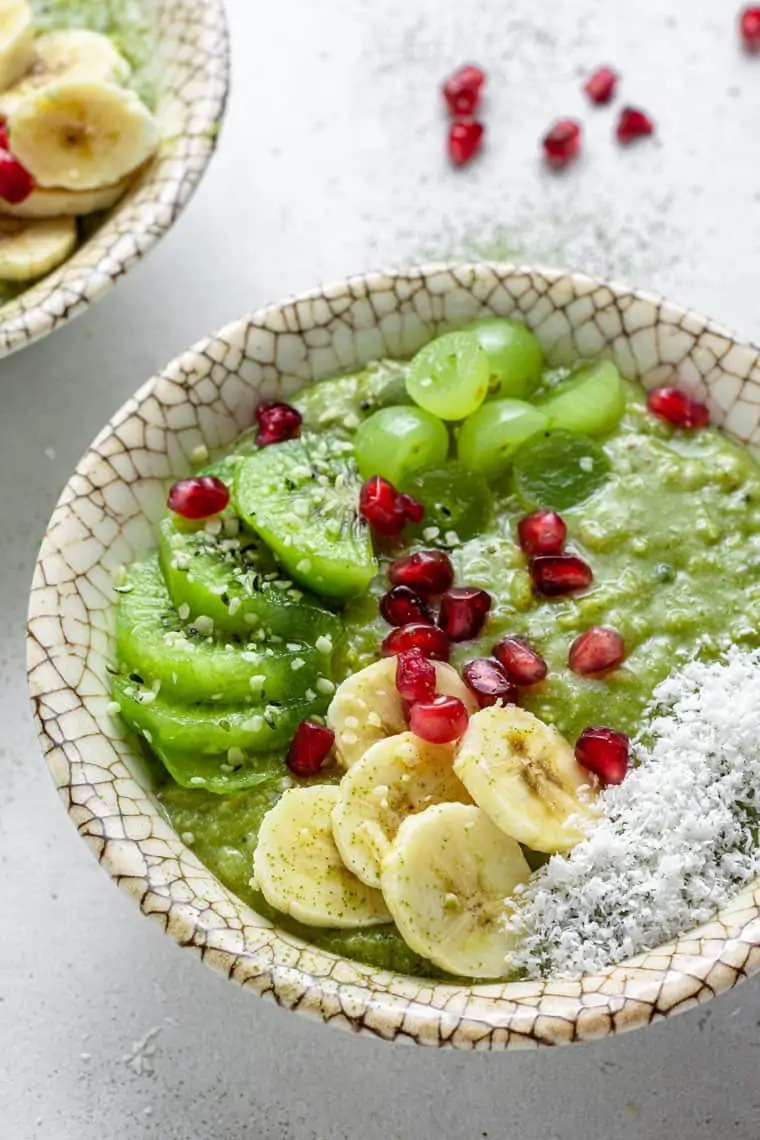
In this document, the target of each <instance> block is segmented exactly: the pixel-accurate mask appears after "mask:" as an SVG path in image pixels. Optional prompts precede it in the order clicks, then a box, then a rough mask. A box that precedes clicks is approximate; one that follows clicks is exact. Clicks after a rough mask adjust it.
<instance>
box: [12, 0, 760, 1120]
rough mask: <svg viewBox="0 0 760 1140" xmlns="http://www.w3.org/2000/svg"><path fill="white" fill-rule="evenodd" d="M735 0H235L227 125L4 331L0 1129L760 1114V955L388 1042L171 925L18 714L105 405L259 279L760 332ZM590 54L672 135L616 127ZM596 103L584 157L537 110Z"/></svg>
mask: <svg viewBox="0 0 760 1140" xmlns="http://www.w3.org/2000/svg"><path fill="white" fill-rule="evenodd" d="M733 9H734V5H733V4H732V3H727V2H726V0H692V2H691V3H690V4H688V5H687V4H684V3H683V2H682V0H638V3H636V4H623V3H620V2H614V0H613V2H610V0H565V2H564V3H560V2H559V0H543V2H542V3H536V0H477V2H476V0H458V2H454V0H278V2H276V3H264V2H256V0H229V16H230V22H231V29H232V40H233V45H234V52H233V63H234V79H233V89H232V99H231V105H230V109H229V115H228V119H227V122H226V126H225V128H224V130H223V133H222V139H221V145H220V149H219V153H218V155H217V157H216V159H215V161H214V162H213V164H212V167H211V169H210V171H209V173H208V175H207V177H206V179H205V181H204V183H203V185H202V187H201V189H200V190H199V192H198V194H197V196H196V198H195V199H194V201H193V202H192V203H191V205H190V207H189V208H188V210H187V213H186V214H185V215H184V217H183V218H182V219H181V221H180V222H179V224H178V225H177V226H176V228H175V229H174V230H173V231H172V233H171V234H170V235H169V236H168V237H167V238H166V239H165V241H164V242H163V243H162V244H161V246H160V247H159V249H158V250H157V251H156V252H154V253H153V254H152V255H151V257H150V258H149V260H148V262H147V263H146V264H145V265H143V266H141V267H139V268H138V269H137V270H136V272H135V273H134V274H133V275H132V276H130V277H129V278H128V279H127V280H125V281H124V282H122V283H121V284H120V285H119V286H118V288H117V289H116V290H115V291H114V292H113V293H112V294H110V295H109V296H108V297H107V299H106V300H104V301H103V302H102V303H101V304H100V305H98V306H96V307H95V308H94V309H93V310H91V311H90V312H89V313H88V314H87V315H86V316H84V317H82V318H80V319H79V320H77V321H75V322H74V323H73V324H72V325H69V326H68V327H67V328H65V329H64V330H63V331H61V332H59V333H58V334H56V335H55V336H53V337H50V338H48V339H47V340H45V341H43V342H41V343H39V344H37V345H35V346H33V347H31V348H29V349H27V350H26V351H24V352H22V353H20V354H19V355H17V356H15V357H13V358H12V359H10V360H5V361H2V362H0V517H1V518H2V524H3V525H2V527H0V573H1V574H2V577H1V578H0V599H1V602H2V604H1V605H0V1140H27V1138H37V1137H44V1138H45V1140H96V1138H97V1140H102V1138H106V1140H123V1138H132V1137H135V1138H143V1137H145V1138H160V1140H174V1138H177V1140H211V1138H212V1137H213V1138H214V1140H238V1138H247V1137H267V1138H268V1137H271V1138H273V1140H274V1138H277V1140H280V1138H282V1140H285V1138H287V1140H313V1138H319V1140H341V1138H343V1137H350V1138H354V1137H361V1138H362V1140H380V1138H381V1137H382V1138H383V1140H388V1138H393V1140H395V1138H404V1140H405V1138H407V1137H415V1138H418V1137H419V1138H420V1140H426V1138H428V1137H436V1138H438V1137H446V1138H449V1137H450V1138H457V1140H458V1138H460V1137H461V1138H465V1140H470V1138H472V1140H483V1138H497V1137H498V1138H502V1137H503V1138H508V1140H512V1138H515V1140H518V1138H519V1140H629V1138H630V1140H633V1138H636V1140H638V1138H641V1137H643V1138H646V1140H673V1138H675V1140H680V1138H684V1140H686V1138H688V1140H757V1137H758V1135H760V1083H759V1082H758V1062H759V1061H760V1028H759V1027H760V981H759V980H755V981H751V982H746V983H745V984H744V985H742V986H741V987H740V988H739V989H738V990H737V991H735V992H734V993H733V994H731V995H728V996H726V997H723V998H721V999H719V1000H718V1001H716V1002H714V1003H713V1004H710V1005H707V1006H705V1007H703V1008H702V1009H701V1010H699V1011H696V1012H693V1013H690V1014H686V1015H684V1016H683V1017H680V1018H677V1019H676V1020H675V1021H674V1022H672V1023H668V1024H659V1025H657V1026H655V1027H653V1028H651V1029H647V1030H646V1031H639V1032H638V1033H634V1034H631V1035H628V1036H623V1037H621V1038H618V1039H616V1040H611V1041H608V1042H602V1043H599V1044H596V1045H592V1046H586V1047H578V1046H571V1047H568V1048H564V1049H560V1050H557V1051H550V1050H545V1051H540V1052H538V1053H518V1054H509V1055H501V1054H500V1055H495V1056H492V1055H488V1054H474V1055H469V1054H455V1053H450V1052H441V1053H436V1052H432V1051H431V1052H428V1051H423V1050H416V1051H413V1050H411V1049H408V1048H406V1049H402V1048H401V1047H393V1048H392V1047H389V1046H387V1045H383V1044H380V1043H378V1042H375V1041H371V1040H364V1039H363V1038H359V1039H357V1038H352V1037H351V1036H349V1035H342V1034H340V1033H338V1032H336V1031H334V1030H329V1029H325V1028H323V1027H322V1026H320V1025H317V1024H315V1023H312V1022H310V1021H307V1020H305V1019H302V1018H301V1017H298V1016H296V1015H293V1014H289V1013H284V1012H282V1011H280V1010H279V1009H277V1008H276V1007H274V1006H271V1005H269V1004H265V1003H262V1002H260V1001H258V1000H257V999H256V998H254V997H253V996H251V995H250V994H248V993H244V992H242V991H240V990H238V989H237V988H236V987H234V986H233V985H231V984H230V983H228V982H225V981H222V980H221V979H220V978H218V977H216V976H215V975H213V974H212V973H211V972H210V971H208V970H207V969H205V968H204V967H203V966H201V965H200V964H199V963H198V961H197V960H196V959H195V958H194V957H193V956H192V955H191V954H189V953H187V952H185V951H180V950H179V949H177V947H175V946H174V945H173V944H172V943H171V942H170V941H169V940H168V939H167V938H166V937H165V936H164V935H163V934H162V933H160V931H159V929H158V928H157V927H154V926H153V925H151V924H150V923H149V922H148V921H147V919H145V918H143V917H142V916H141V915H139V913H138V912H137V911H136V910H135V908H134V905H133V904H132V902H131V901H130V900H129V899H128V898H127V897H126V896H125V895H123V894H121V893H120V892H119V891H118V890H117V889H116V887H115V886H114V885H113V884H112V883H111V882H109V880H108V878H107V877H106V875H105V874H104V873H103V872H102V870H100V868H99V867H98V866H97V865H96V863H95V862H94V860H93V859H92V857H91V855H90V854H89V852H88V850H87V848H86V847H85V845H84V844H83V843H82V842H81V840H80V839H79V838H78V836H77V834H76V832H75V830H74V828H73V827H72V825H71V824H70V822H69V821H68V819H67V818H66V815H65V813H64V811H63V808H62V807H61V804H60V803H59V802H58V800H57V798H56V796H55V793H54V791H53V787H52V783H51V780H50V778H49V776H48V774H47V771H46V769H45V767H44V765H43V763H42V761H41V759H40V754H39V750H38V747H37V743H36V740H35V736H34V732H33V729H32V725H31V719H30V714H29V709H28V705H27V697H26V684H25V678H24V647H23V619H24V614H25V610H26V599H27V592H28V586H29V580H30V577H31V573H32V566H33V561H34V557H35V554H36V551H37V546H38V543H39V540H40V538H41V535H42V532H43V529H44V526H45V523H46V520H47V518H48V516H49V514H50V512H51V510H52V508H53V505H54V503H55V500H56V497H57V495H58V493H59V490H60V488H61V486H62V484H63V482H64V481H65V479H66V477H67V475H68V473H69V472H70V470H71V469H72V467H73V466H74V464H75V462H76V461H77V459H78V458H79V456H80V454H81V453H82V451H83V450H84V449H85V447H86V446H87V444H88V443H89V441H90V439H91V438H92V437H93V436H94V435H95V433H96V432H97V431H98V430H99V429H100V427H101V426H102V424H103V423H104V422H105V421H106V419H107V418H108V417H109V415H110V414H111V413H112V412H113V411H114V410H115V409H116V408H117V407H118V406H119V405H120V404H121V403H122V402H123V400H125V399H126V397H127V396H128V395H130V394H131V393H132V392H133V391H134V389H136V388H137V386H138V385H140V384H141V383H142V382H143V381H144V380H145V379H146V378H147V377H148V376H150V374H151V373H152V372H153V371H154V370H155V369H157V368H158V367H159V366H161V365H163V364H164V363H166V362H167V361H168V360H169V359H171V357H173V356H174V355H175V354H176V353H177V352H178V351H179V350H181V349H183V348H185V347H186V346H188V345H189V344H190V343H192V342H193V341H194V340H195V339H196V338H198V337H200V336H201V335H203V334H204V333H206V332H207V331H209V330H211V329H213V328H214V327H215V326H218V325H219V324H221V323H223V322H224V321H226V320H228V319H231V318H233V317H236V316H238V315H240V314H242V313H243V312H244V311H245V310H246V309H247V308H250V307H252V306H255V305H258V304H259V303H261V302H264V301H267V300H270V299H276V298H278V297H281V296H282V295H283V294H285V293H287V292H290V291H292V290H298V289H301V288H306V287H308V286H311V285H313V284H314V283H316V282H318V281H320V280H323V279H331V278H335V277H339V276H341V275H342V274H344V273H351V272H355V271H359V270H364V269H369V268H373V267H378V266H382V265H390V264H393V263H395V262H399V261H403V260H409V259H410V258H413V259H419V258H420V257H421V256H422V255H424V254H431V255H433V256H436V257H437V256H442V255H446V254H447V253H451V252H462V251H465V252H466V251H468V250H469V251H470V252H472V251H474V250H480V251H481V252H486V253H492V254H494V255H498V254H500V253H501V254H506V255H508V254H510V253H513V254H514V255H516V256H520V257H523V258H524V259H525V260H526V261H527V260H533V261H534V262H537V261H540V262H543V263H554V264H565V265H572V266H573V267H577V268H582V269H583V268H585V269H587V270H590V271H593V272H597V273H600V274H607V275H610V276H614V277H618V278H623V279H627V280H629V281H633V282H635V283H636V284H639V285H642V286H646V287H651V288H653V289H656V290H661V291H664V292H666V293H667V294H669V295H670V296H671V297H672V298H674V299H676V300H679V301H684V302H686V303H689V304H692V305H694V306H696V307H698V308H701V309H703V310H706V311H708V312H710V313H711V314H713V315H714V316H716V317H718V318H719V319H721V320H722V321H724V322H725V323H727V324H728V325H729V326H730V327H733V328H738V329H740V330H741V331H742V332H743V333H745V334H746V335H747V336H752V335H754V336H755V337H756V338H757V337H758V336H760V290H758V284H757V283H758V260H759V258H760V168H759V167H760V164H759V163H758V139H759V138H760V110H758V108H760V58H758V59H756V60H753V61H750V60H747V59H745V58H743V57H742V56H741V53H740V52H739V51H738V49H737V45H736V37H735V29H734V11H733ZM470 57H474V58H476V59H478V60H480V61H481V62H482V63H483V64H484V65H485V66H486V67H487V68H488V72H489V87H488V92H489V96H488V108H487V122H488V130H489V146H488V151H487V153H485V154H484V155H483V158H482V161H480V162H478V163H477V165H475V166H473V167H472V168H471V169H470V170H468V171H462V172H459V173H454V172H452V171H450V170H449V169H448V168H447V166H446V164H445V162H444V160H443V157H442V153H443V137H444V122H443V119H442V116H441V114H440V110H439V106H438V100H437V93H436V84H437V81H438V79H439V77H440V76H441V75H442V74H444V73H445V72H446V71H447V70H448V69H449V68H451V67H452V66H454V65H456V64H458V63H459V62H461V61H463V60H466V59H468V58H470ZM603 62H612V63H614V64H616V65H618V66H619V68H620V70H621V71H622V72H623V73H624V96H625V98H626V99H630V100H631V101H632V102H637V103H640V104H641V105H643V106H645V107H647V108H648V109H650V110H651V112H652V114H653V115H654V116H655V118H656V119H657V123H658V141H656V142H644V143H642V144H640V145H639V146H637V147H635V148H631V149H630V150H628V151H626V152H621V151H620V150H619V149H617V148H616V147H615V146H614V144H613V143H612V141H611V132H612V125H613V121H614V114H613V113H611V112H610V111H605V110H592V109H591V108H588V107H587V106H586V105H585V104H584V101H583V99H582V97H581V95H580V94H579V77H580V76H582V74H583V73H584V72H585V71H587V70H588V69H590V68H592V67H594V66H595V65H597V64H599V63H603ZM579 113H581V114H583V117H584V119H585V120H586V122H587V124H588V129H587V139H586V149H585V153H584V157H583V160H582V161H581V162H580V163H578V165H577V166H576V167H575V168H574V169H573V170H572V171H568V172H567V173H566V174H565V175H562V176H559V177H558V176H556V175H553V174H551V173H549V172H547V171H545V170H544V169H543V168H542V166H541V164H540V162H539V161H538V159H537V150H536V140H537V138H538V137H539V135H540V133H541V132H542V130H543V129H544V128H545V127H546V126H547V124H548V123H549V121H550V120H551V119H552V118H553V117H555V116H557V115H566V114H579Z"/></svg>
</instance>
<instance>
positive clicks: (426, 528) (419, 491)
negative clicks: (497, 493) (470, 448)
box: [402, 462, 493, 546]
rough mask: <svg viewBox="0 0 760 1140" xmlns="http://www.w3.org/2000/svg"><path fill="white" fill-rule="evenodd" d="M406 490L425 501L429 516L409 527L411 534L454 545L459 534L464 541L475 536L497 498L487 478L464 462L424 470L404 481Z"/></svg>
mask: <svg viewBox="0 0 760 1140" xmlns="http://www.w3.org/2000/svg"><path fill="white" fill-rule="evenodd" d="M402 490H403V491H405V492H406V493H407V494H409V495H412V497H413V498H415V499H417V500H418V501H419V502H421V503H422V504H423V505H424V507H425V517H424V519H423V520H422V522H421V523H417V524H416V525H414V526H412V525H409V526H407V528H406V531H405V534H406V536H407V537H408V538H412V537H414V538H422V539H423V540H424V541H425V543H426V544H427V545H432V546H450V545H452V544H453V542H454V540H453V539H452V540H451V541H450V540H449V539H450V536H451V535H452V533H453V534H455V535H456V536H457V538H458V539H460V540H461V541H462V542H466V541H467V540H468V539H470V538H474V537H475V535H476V534H479V533H480V532H481V531H482V530H483V529H484V528H485V527H486V526H487V525H488V521H489V519H490V517H491V508H492V505H493V498H492V496H491V491H490V488H489V486H488V484H487V483H486V481H485V479H482V478H481V477H480V475H476V474H475V472H474V471H470V470H469V468H467V467H465V466H464V465H463V464H462V463H456V462H454V463H447V464H446V465H445V466H443V467H432V468H430V469H429V470H428V471H420V472H419V473H418V474H417V475H413V476H412V477H411V478H410V479H407V480H406V482H405V483H404V484H403V487H402Z"/></svg>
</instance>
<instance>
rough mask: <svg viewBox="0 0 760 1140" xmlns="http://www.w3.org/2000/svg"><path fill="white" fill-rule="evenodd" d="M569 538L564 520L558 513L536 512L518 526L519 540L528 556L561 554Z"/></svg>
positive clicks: (522, 520)
mask: <svg viewBox="0 0 760 1140" xmlns="http://www.w3.org/2000/svg"><path fill="white" fill-rule="evenodd" d="M566 538H567V527H566V526H565V522H564V519H563V518H562V517H561V515H558V514H557V512H556V511H534V512H533V514H532V515H526V516H525V518H522V519H520V521H519V523H518V524H517V540H518V542H519V543H520V548H521V549H522V550H524V551H525V553H526V554H529V555H535V554H561V553H562V549H563V547H564V545H565V539H566Z"/></svg>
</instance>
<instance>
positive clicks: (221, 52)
mask: <svg viewBox="0 0 760 1140" xmlns="http://www.w3.org/2000/svg"><path fill="white" fill-rule="evenodd" d="M155 11H156V22H157V38H158V45H159V47H158V50H159V52H160V56H161V60H162V65H161V70H160V77H159V92H158V102H157V105H156V115H157V117H158V120H159V124H160V127H161V132H162V138H163V140H164V141H163V142H162V145H161V147H160V149H159V151H158V154H157V155H156V157H155V158H154V159H153V161H152V162H150V163H149V164H148V165H147V166H146V168H145V169H144V170H143V171H141V172H140V174H139V176H138V177H137V178H136V180H135V182H134V184H133V185H132V187H131V188H130V190H129V191H128V192H127V194H126V195H125V196H124V198H122V199H121V201H120V202H118V203H117V205H116V206H114V207H113V209H112V210H110V211H109V213H108V215H107V216H106V219H105V221H104V222H103V224H102V225H101V226H100V227H99V228H98V230H97V231H96V233H95V234H94V235H93V236H92V237H91V238H90V239H89V240H88V241H86V242H84V244H82V245H80V246H79V247H78V248H77V250H76V252H75V253H74V254H73V255H72V256H71V257H70V258H69V259H68V261H66V262H64V264H63V265H62V266H60V267H59V268H58V269H56V270H55V271H54V272H53V273H50V274H49V275H48V276H47V277H45V278H44V279H43V280H42V281H38V282H37V283H36V284H34V285H32V286H31V287H30V288H29V289H26V290H25V291H24V292H23V293H21V294H19V296H18V297H16V298H14V300H12V301H8V302H6V304H4V305H0V357H3V356H9V355H10V354H11V353H12V352H16V350H17V349H19V348H23V347H24V346H25V345H27V344H31V343H32V342H33V341H35V340H39V339H40V337H43V336H47V334H48V333H51V332H54V331H55V330H56V329H58V328H60V327H61V325H63V324H65V323H66V322H67V321H70V320H71V319H72V317H76V316H79V314H80V313H83V312H84V311H85V309H86V308H87V307H88V306H89V305H92V304H93V303H94V302H95V301H98V300H100V298H101V297H102V296H103V294H104V293H106V292H107V291H108V290H109V289H110V288H111V287H112V286H113V285H115V284H116V282H117V281H118V280H119V279H120V278H121V277H123V276H124V275H125V274H126V273H128V272H129V271H130V270H131V269H132V268H133V267H134V266H135V265H137V263H138V262H139V261H140V260H141V258H143V257H145V255H146V254H147V253H148V252H149V251H150V250H151V249H152V248H153V246H154V245H155V244H156V242H157V241H158V240H159V239H160V238H161V237H163V235H164V234H165V233H166V231H167V230H168V229H169V228H170V227H171V226H172V225H173V224H174V222H175V221H176V219H177V217H178V216H179V214H180V212H181V210H182V208H183V206H184V205H185V203H186V202H187V201H188V199H189V198H190V196H191V194H192V193H193V191H194V189H195V187H196V186H197V185H198V182H199V181H200V178H201V176H202V174H203V172H204V170H205V169H206V165H207V164H208V162H209V160H210V159H211V156H212V155H213V153H214V150H215V148H216V139H217V134H218V131H219V125H220V122H221V119H222V115H223V114H224V105H225V101H226V98H227V89H228V84H229V51H228V36H227V22H226V18H225V13H224V3H223V0H157V2H156V4H155ZM0 212H1V211H0Z"/></svg>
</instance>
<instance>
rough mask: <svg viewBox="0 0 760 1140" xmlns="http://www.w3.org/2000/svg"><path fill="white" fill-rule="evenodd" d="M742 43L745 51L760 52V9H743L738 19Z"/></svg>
mask: <svg viewBox="0 0 760 1140" xmlns="http://www.w3.org/2000/svg"><path fill="white" fill-rule="evenodd" d="M739 30H740V32H741V37H742V43H743V44H744V47H745V48H746V49H747V51H751V52H760V8H745V9H744V10H743V12H742V13H741V15H740V17H739Z"/></svg>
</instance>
